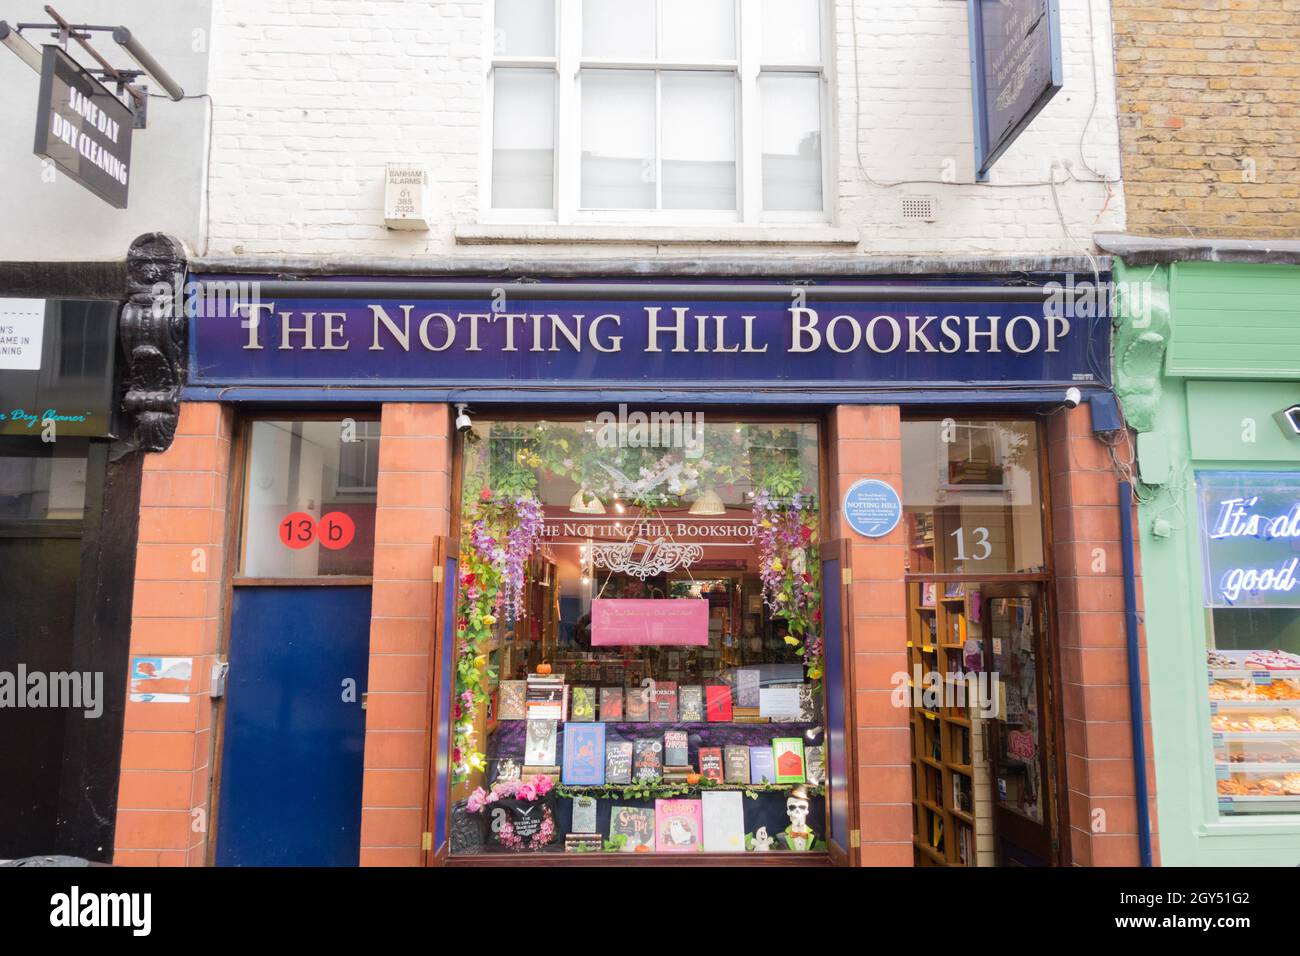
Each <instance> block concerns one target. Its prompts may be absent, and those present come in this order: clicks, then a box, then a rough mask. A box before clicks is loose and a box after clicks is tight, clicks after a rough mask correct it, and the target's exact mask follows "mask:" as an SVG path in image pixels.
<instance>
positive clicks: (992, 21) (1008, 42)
mask: <svg viewBox="0 0 1300 956" xmlns="http://www.w3.org/2000/svg"><path fill="white" fill-rule="evenodd" d="M967 8H968V20H969V27H970V57H971V98H972V103H973V107H974V109H973V113H974V117H975V175H976V178H978V179H979V180H980V181H981V182H983V181H985V180H986V179H988V171H989V169H990V168H991V167H992V166H993V164H994V163H995V162H997V160H998V157H1000V156H1001V155H1002V154H1003V153H1004V152H1006V150H1007V148H1008V147H1009V146H1010V145H1011V144H1012V143H1014V142H1015V141H1016V138H1017V137H1018V136H1019V135H1020V134H1021V133H1022V132H1024V130H1025V127H1027V126H1028V125H1029V124H1030V122H1031V121H1032V120H1033V118H1034V117H1035V116H1037V115H1038V114H1039V112H1040V111H1041V110H1042V109H1043V107H1044V106H1046V105H1047V103H1048V101H1050V100H1051V99H1052V97H1053V96H1055V95H1056V94H1057V93H1058V92H1060V90H1061V88H1062V87H1063V86H1064V85H1065V77H1064V73H1063V71H1062V68H1061V11H1060V3H1059V0H967ZM1089 42H1091V37H1089Z"/></svg>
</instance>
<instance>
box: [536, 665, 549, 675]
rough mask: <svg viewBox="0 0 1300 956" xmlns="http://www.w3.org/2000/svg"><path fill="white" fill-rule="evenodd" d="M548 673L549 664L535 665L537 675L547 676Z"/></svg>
mask: <svg viewBox="0 0 1300 956" xmlns="http://www.w3.org/2000/svg"><path fill="white" fill-rule="evenodd" d="M550 672H551V665H550V664H545V663H543V664H538V665H537V673H539V674H543V675H545V674H549V673H550Z"/></svg>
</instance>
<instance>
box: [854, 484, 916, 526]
mask: <svg viewBox="0 0 1300 956" xmlns="http://www.w3.org/2000/svg"><path fill="white" fill-rule="evenodd" d="M902 518H903V502H902V500H901V499H900V498H899V497H898V492H897V491H895V490H894V488H893V486H892V485H890V484H887V483H886V482H883V481H881V480H880V479H878V478H863V479H862V480H861V481H857V482H854V483H853V486H852V487H850V488H849V490H848V491H847V492H845V494H844V520H845V521H847V522H848V523H849V527H850V528H852V529H853V530H854V531H856V532H857V533H858V534H860V535H865V536H866V537H868V538H883V537H884V536H885V535H887V534H889V532H891V531H893V530H894V529H895V528H897V527H898V522H899V521H901V520H902Z"/></svg>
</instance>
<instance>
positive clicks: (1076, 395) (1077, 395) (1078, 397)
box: [1065, 385, 1083, 408]
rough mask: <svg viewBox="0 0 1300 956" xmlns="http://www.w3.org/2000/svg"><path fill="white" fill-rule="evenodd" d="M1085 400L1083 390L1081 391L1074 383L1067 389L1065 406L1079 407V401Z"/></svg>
mask: <svg viewBox="0 0 1300 956" xmlns="http://www.w3.org/2000/svg"><path fill="white" fill-rule="evenodd" d="M1082 401H1083V392H1081V391H1079V390H1078V389H1077V388H1075V387H1074V386H1073V385H1071V386H1070V387H1069V388H1067V389H1066V390H1065V407H1066V408H1078V407H1079V403H1080V402H1082Z"/></svg>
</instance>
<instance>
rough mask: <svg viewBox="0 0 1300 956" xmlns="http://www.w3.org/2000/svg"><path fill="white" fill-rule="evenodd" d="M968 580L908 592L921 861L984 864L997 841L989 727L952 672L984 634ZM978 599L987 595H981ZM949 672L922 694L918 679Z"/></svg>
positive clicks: (921, 585) (916, 585) (915, 585)
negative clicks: (963, 701)
mask: <svg viewBox="0 0 1300 956" xmlns="http://www.w3.org/2000/svg"><path fill="white" fill-rule="evenodd" d="M967 587H969V586H968V585H954V584H951V583H947V584H945V583H943V582H929V583H927V582H921V581H913V582H910V583H909V584H908V585H907V596H908V642H907V643H908V662H909V675H908V677H909V680H908V689H909V691H910V692H912V693H913V706H912V710H911V713H912V720H911V728H912V776H913V779H912V786H913V790H912V806H913V828H912V836H913V844H914V847H915V861H916V864H917V865H918V866H977V865H980V856H981V853H980V851H981V850H982V849H984V848H985V847H986V846H990V845H991V840H990V839H989V837H991V826H990V823H989V822H990V820H991V801H990V799H989V797H990V794H989V787H988V785H989V780H988V772H987V766H986V764H985V761H984V753H983V746H982V744H983V727H982V726H981V721H980V720H979V718H978V717H977V716H973V715H972V713H971V708H970V706H969V704H967V705H966V706H944V705H945V704H949V703H956V701H955V699H954V698H953V697H952V696H951V695H952V682H948V681H947V677H946V675H948V674H950V673H954V672H957V671H961V670H963V669H964V668H963V648H964V644H965V641H966V639H967V638H973V639H977V640H978V639H980V638H981V637H982V633H981V630H982V629H981V625H980V624H979V623H978V615H976V616H975V617H976V619H975V620H972V619H971V611H972V597H971V593H973V592H971V593H968V591H967ZM974 600H975V601H978V600H979V598H978V597H975V598H974ZM918 673H919V674H920V675H921V676H922V681H923V686H922V688H921V690H922V692H923V693H924V691H925V689H926V687H925V686H924V680H925V676H926V675H930V674H938V675H944V680H945V682H947V684H948V689H947V690H946V691H945V692H944V693H943V694H942V695H941V696H940V697H939V699H938V700H937V701H936V700H925V699H921V700H917V698H916V697H915V687H914V682H915V680H916V676H917V674H918Z"/></svg>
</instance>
